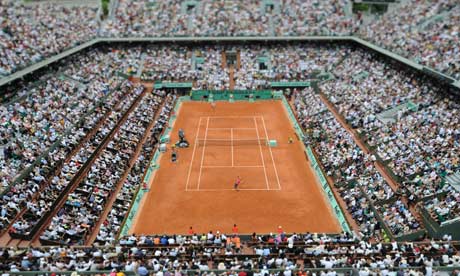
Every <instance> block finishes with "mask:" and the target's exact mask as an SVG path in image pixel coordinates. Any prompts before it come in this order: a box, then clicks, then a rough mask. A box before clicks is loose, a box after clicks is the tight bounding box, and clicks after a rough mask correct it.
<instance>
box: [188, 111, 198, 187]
mask: <svg viewBox="0 0 460 276" xmlns="http://www.w3.org/2000/svg"><path fill="white" fill-rule="evenodd" d="M200 126H201V117H200V120H199V121H198V127H197V130H196V137H195V145H193V151H192V159H191V160H190V166H189V168H188V176H187V182H186V183H185V190H186V191H187V190H188V183H189V181H190V174H191V173H192V166H193V159H194V158H195V150H196V144H197V142H198V134H199V133H200Z"/></svg>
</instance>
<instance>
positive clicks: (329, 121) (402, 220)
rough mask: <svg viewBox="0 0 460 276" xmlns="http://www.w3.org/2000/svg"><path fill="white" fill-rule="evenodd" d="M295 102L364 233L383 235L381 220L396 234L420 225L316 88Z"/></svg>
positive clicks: (307, 129) (326, 169)
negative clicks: (325, 103) (328, 107)
mask: <svg viewBox="0 0 460 276" xmlns="http://www.w3.org/2000/svg"><path fill="white" fill-rule="evenodd" d="M294 105H295V108H296V110H297V116H298V118H299V120H300V123H301V125H302V127H303V128H304V129H306V132H307V134H308V136H309V137H311V138H309V140H308V141H307V142H309V143H311V145H312V146H313V148H314V149H315V151H316V154H317V155H318V157H319V161H320V162H321V164H322V166H323V168H324V170H325V172H326V174H327V175H329V176H330V177H331V178H332V179H333V181H334V184H335V185H336V186H337V187H338V190H339V191H340V195H341V197H342V198H343V199H344V201H345V203H346V204H347V206H348V211H349V213H350V214H351V215H352V217H353V218H354V219H355V221H356V222H357V224H358V225H359V227H360V231H361V234H362V235H363V236H365V237H367V238H370V237H373V238H377V239H383V238H384V237H385V236H386V235H385V234H384V233H383V232H382V231H381V230H383V229H381V226H380V224H381V223H384V224H385V225H387V227H388V229H389V230H390V231H391V234H392V235H394V236H402V235H406V234H409V233H412V232H414V231H416V230H419V229H421V227H422V225H421V224H420V222H418V221H417V219H416V218H415V216H414V215H413V214H412V213H411V211H410V210H409V209H408V207H407V205H406V204H404V203H403V202H402V201H400V200H399V199H398V197H397V196H396V194H395V192H394V191H393V188H392V187H391V186H390V185H389V184H388V183H387V182H386V181H385V180H384V179H383V177H382V176H381V175H380V173H379V171H378V170H377V168H376V167H375V165H374V161H375V157H374V156H372V155H371V154H366V153H365V152H363V151H362V150H361V149H360V147H359V146H358V145H357V144H356V142H355V141H354V139H353V137H352V136H351V134H349V133H348V132H347V130H345V128H344V127H343V126H342V125H341V124H340V123H339V122H338V121H337V119H336V118H335V117H334V116H333V115H332V113H331V112H330V111H329V110H326V109H325V108H324V103H322V100H321V99H320V97H319V95H317V94H315V92H314V91H313V89H311V88H307V89H304V90H302V91H299V93H296V98H295V101H294ZM316 107H317V108H316ZM388 200H391V201H388ZM379 201H383V202H384V203H380V202H379ZM372 206H373V207H374V208H371V207H372ZM372 209H375V210H376V212H377V214H374V211H372ZM376 215H377V216H379V217H380V218H376Z"/></svg>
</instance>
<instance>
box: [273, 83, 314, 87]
mask: <svg viewBox="0 0 460 276" xmlns="http://www.w3.org/2000/svg"><path fill="white" fill-rule="evenodd" d="M270 86H271V87H272V88H282V87H309V86H310V82H309V81H292V82H288V81H281V82H271V83H270Z"/></svg>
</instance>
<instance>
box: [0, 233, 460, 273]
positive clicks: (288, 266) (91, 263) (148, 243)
mask: <svg viewBox="0 0 460 276" xmlns="http://www.w3.org/2000/svg"><path fill="white" fill-rule="evenodd" d="M126 239H127V240H131V241H132V244H131V246H119V247H86V248H85V247H51V248H27V249H13V248H3V249H2V250H1V255H0V260H1V262H0V270H3V271H8V272H16V273H17V272H21V271H37V270H39V271H54V272H60V271H76V272H85V271H103V270H105V271H112V272H111V273H114V274H113V275H115V274H116V273H117V272H120V271H124V272H127V273H136V274H137V275H142V276H145V275H164V274H169V273H171V274H172V273H174V274H175V275H187V274H186V273H187V272H189V271H198V270H199V271H201V272H202V273H205V272H207V271H209V273H211V274H210V275H218V274H217V272H215V273H216V274H212V273H214V272H211V271H210V269H218V270H225V271H228V272H229V273H235V275H237V272H238V271H239V270H247V271H252V273H253V274H254V275H260V276H264V275H279V274H278V273H279V271H281V273H283V275H287V276H289V275H314V274H310V273H313V272H316V273H318V274H316V275H337V274H336V272H335V270H337V269H345V270H342V273H343V272H346V271H348V272H349V273H351V272H352V271H355V272H357V273H359V275H376V274H375V273H377V274H379V275H395V274H394V273H396V272H398V273H409V272H410V273H411V274H410V275H440V274H438V273H437V271H438V269H442V267H458V266H460V256H459V255H458V251H457V247H458V244H457V245H455V244H452V243H451V242H449V241H431V242H423V243H397V242H391V243H368V242H364V241H359V240H356V239H355V238H354V237H352V236H349V235H347V234H342V235H338V236H334V237H330V236H325V235H317V234H310V233H306V234H296V233H294V234H292V235H286V234H284V233H279V234H276V235H256V234H255V233H254V234H253V235H252V239H251V240H249V241H241V240H240V238H239V237H238V236H237V235H228V236H227V235H225V234H222V233H219V232H216V233H213V232H212V231H210V232H209V233H207V234H203V235H196V234H195V235H192V236H181V235H177V236H161V237H158V236H152V237H149V236H139V237H138V236H130V237H126ZM242 248H245V252H243V250H241V249H242ZM347 268H348V270H347ZM231 271H235V272H231ZM299 271H300V272H302V271H304V272H302V273H300V274H298V272H299ZM306 273H308V274H306ZM458 273H459V272H458V271H457V272H455V271H454V274H453V275H458ZM111 275H112V274H111ZM117 275H118V274H117ZM226 275H233V274H226ZM404 275H406V274H404ZM407 275H409V274H407Z"/></svg>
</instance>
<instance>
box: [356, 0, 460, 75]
mask: <svg viewBox="0 0 460 276" xmlns="http://www.w3.org/2000/svg"><path fill="white" fill-rule="evenodd" d="M459 26H460V6H459V5H458V1H456V0H442V1H428V0H423V1H418V0H409V1H405V2H404V3H403V4H401V6H398V7H397V8H395V9H393V10H392V11H391V12H388V13H386V14H384V15H383V16H382V18H379V19H377V20H374V21H373V22H370V24H368V25H365V26H361V28H360V29H359V32H358V34H359V35H360V36H362V37H363V38H365V39H366V40H370V41H371V42H373V43H375V44H377V45H380V46H383V47H384V48H386V49H389V50H391V51H392V52H396V53H397V54H400V55H402V56H405V57H407V58H410V59H414V60H416V61H417V62H419V63H422V64H424V65H427V66H430V67H432V68H435V69H437V70H439V71H441V72H443V73H445V74H448V75H451V76H453V77H454V78H456V79H460V59H459V53H460V46H459V45H460V43H459V42H460V41H459V39H460V38H459Z"/></svg>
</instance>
